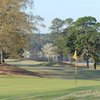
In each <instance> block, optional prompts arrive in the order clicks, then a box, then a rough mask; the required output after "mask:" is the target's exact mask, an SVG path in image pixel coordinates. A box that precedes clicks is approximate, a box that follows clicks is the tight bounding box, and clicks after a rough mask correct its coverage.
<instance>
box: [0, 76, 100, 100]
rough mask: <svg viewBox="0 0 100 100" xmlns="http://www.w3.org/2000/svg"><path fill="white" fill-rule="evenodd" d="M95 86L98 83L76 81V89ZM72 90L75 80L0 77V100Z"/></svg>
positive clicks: (23, 99)
mask: <svg viewBox="0 0 100 100" xmlns="http://www.w3.org/2000/svg"><path fill="white" fill-rule="evenodd" d="M96 85H100V81H92V80H77V88H78V87H83V86H96ZM72 88H75V80H63V79H54V78H37V77H19V76H0V100H5V99H6V100H28V99H27V98H26V99H25V98H24V97H26V96H27V97H31V98H34V97H36V96H37V95H41V94H43V95H44V97H45V94H46V95H47V94H50V93H57V91H63V90H66V89H72ZM18 97H19V99H18ZM52 97H53V96H52ZM15 98H16V99H15ZM29 100H34V99H29ZM41 100H42V99H41ZM48 100H49V99H48Z"/></svg>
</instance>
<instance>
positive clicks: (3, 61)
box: [2, 50, 5, 63]
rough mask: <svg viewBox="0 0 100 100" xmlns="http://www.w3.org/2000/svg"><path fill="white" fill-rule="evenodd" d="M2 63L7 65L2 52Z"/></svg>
mask: <svg viewBox="0 0 100 100" xmlns="http://www.w3.org/2000/svg"><path fill="white" fill-rule="evenodd" d="M2 63H5V59H4V51H3V50H2Z"/></svg>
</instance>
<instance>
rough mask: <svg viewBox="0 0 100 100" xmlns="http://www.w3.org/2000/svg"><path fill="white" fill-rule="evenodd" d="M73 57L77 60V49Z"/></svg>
mask: <svg viewBox="0 0 100 100" xmlns="http://www.w3.org/2000/svg"><path fill="white" fill-rule="evenodd" d="M73 59H74V60H77V51H76V50H75V52H74V55H73Z"/></svg>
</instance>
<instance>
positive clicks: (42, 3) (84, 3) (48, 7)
mask: <svg viewBox="0 0 100 100" xmlns="http://www.w3.org/2000/svg"><path fill="white" fill-rule="evenodd" d="M34 13H35V14H36V15H40V16H41V17H43V18H44V24H45V25H46V27H45V28H41V29H40V32H41V33H49V32H50V31H49V27H50V26H51V21H52V20H53V19H55V18H60V19H62V20H64V19H66V18H72V19H74V21H75V20H77V19H78V18H79V17H84V16H93V17H95V18H96V19H97V20H98V21H100V0H34Z"/></svg>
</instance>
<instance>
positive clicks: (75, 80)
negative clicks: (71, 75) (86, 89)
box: [74, 60, 77, 87]
mask: <svg viewBox="0 0 100 100" xmlns="http://www.w3.org/2000/svg"><path fill="white" fill-rule="evenodd" d="M74 67H75V68H74V69H75V70H74V71H75V87H77V66H76V60H75V62H74Z"/></svg>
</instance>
